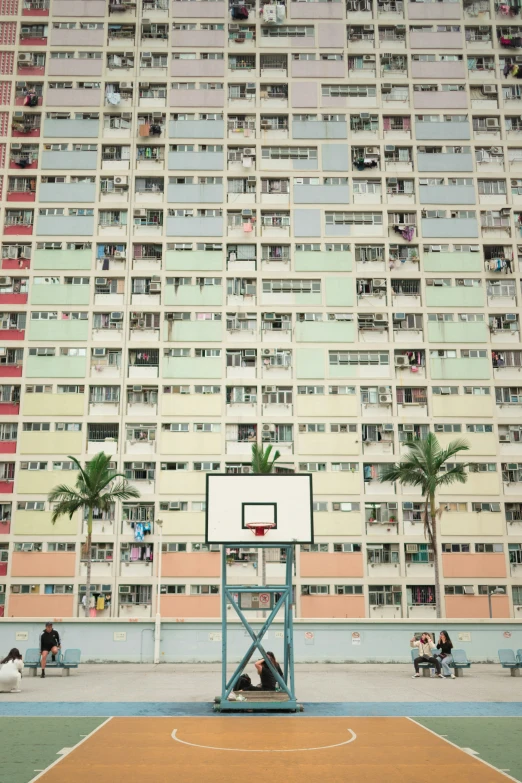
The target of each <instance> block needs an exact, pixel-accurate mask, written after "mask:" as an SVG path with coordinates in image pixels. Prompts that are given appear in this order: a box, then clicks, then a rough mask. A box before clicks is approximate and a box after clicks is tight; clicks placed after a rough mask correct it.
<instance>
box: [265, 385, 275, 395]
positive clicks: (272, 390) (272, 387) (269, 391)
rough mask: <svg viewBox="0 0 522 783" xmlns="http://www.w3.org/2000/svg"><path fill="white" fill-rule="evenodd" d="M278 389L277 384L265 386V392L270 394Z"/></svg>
mask: <svg viewBox="0 0 522 783" xmlns="http://www.w3.org/2000/svg"><path fill="white" fill-rule="evenodd" d="M275 391H277V386H265V393H266V394H270V393H271V392H275Z"/></svg>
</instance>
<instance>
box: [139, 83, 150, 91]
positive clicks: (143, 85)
mask: <svg viewBox="0 0 522 783" xmlns="http://www.w3.org/2000/svg"><path fill="white" fill-rule="evenodd" d="M140 87H145V89H146V90H148V89H149V87H150V82H140Z"/></svg>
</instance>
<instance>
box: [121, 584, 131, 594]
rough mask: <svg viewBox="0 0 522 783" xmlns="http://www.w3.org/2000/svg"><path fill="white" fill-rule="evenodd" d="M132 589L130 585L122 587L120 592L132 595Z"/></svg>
mask: <svg viewBox="0 0 522 783" xmlns="http://www.w3.org/2000/svg"><path fill="white" fill-rule="evenodd" d="M130 591H131V588H130V585H120V587H119V592H120V593H130Z"/></svg>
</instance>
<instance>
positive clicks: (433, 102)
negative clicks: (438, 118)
mask: <svg viewBox="0 0 522 783" xmlns="http://www.w3.org/2000/svg"><path fill="white" fill-rule="evenodd" d="M467 107H468V94H467V92H466V91H465V90H464V91H462V92H414V93H413V108H414V109H467Z"/></svg>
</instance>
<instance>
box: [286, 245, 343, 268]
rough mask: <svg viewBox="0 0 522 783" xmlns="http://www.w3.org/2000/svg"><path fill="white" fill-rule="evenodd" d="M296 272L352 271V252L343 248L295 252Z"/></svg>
mask: <svg viewBox="0 0 522 783" xmlns="http://www.w3.org/2000/svg"><path fill="white" fill-rule="evenodd" d="M295 271H296V272H351V271H352V254H351V252H349V251H341V250H332V251H328V250H321V251H313V250H300V251H296V253H295Z"/></svg>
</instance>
